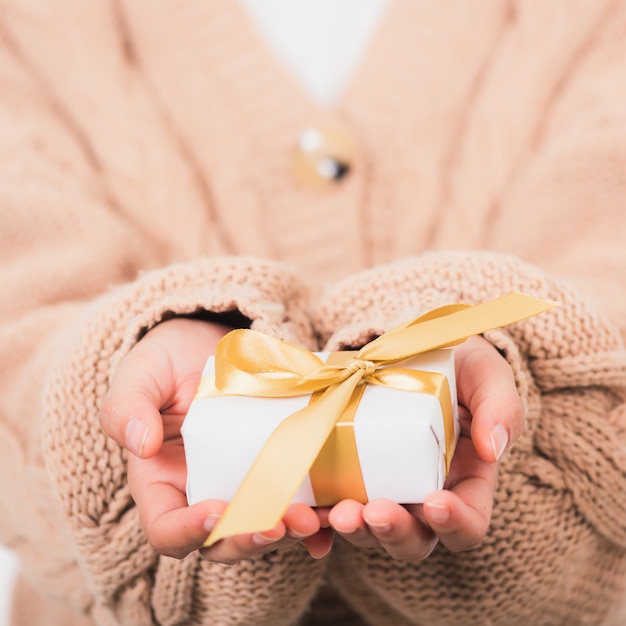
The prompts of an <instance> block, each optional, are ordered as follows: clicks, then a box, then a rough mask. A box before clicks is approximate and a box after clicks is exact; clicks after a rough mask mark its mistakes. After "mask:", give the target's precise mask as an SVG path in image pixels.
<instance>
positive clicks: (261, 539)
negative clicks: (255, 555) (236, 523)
mask: <svg viewBox="0 0 626 626" xmlns="http://www.w3.org/2000/svg"><path fill="white" fill-rule="evenodd" d="M279 539H280V537H267V536H266V535H264V534H263V533H254V535H252V543H255V544H256V545H257V546H267V545H269V544H270V543H274V542H276V541H278V540H279Z"/></svg>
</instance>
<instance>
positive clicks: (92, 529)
mask: <svg viewBox="0 0 626 626" xmlns="http://www.w3.org/2000/svg"><path fill="white" fill-rule="evenodd" d="M300 289H301V287H300V286H299V284H298V282H297V281H296V280H295V278H294V277H293V276H292V275H291V274H290V273H289V272H287V271H286V270H285V269H284V268H282V267H280V266H274V265H268V264H262V263H259V262H253V261H252V260H251V259H237V258H226V259H219V260H201V261H198V262H195V263H191V264H184V265H179V266H172V267H168V268H166V269H163V270H157V271H154V272H151V273H147V274H145V275H144V276H143V277H142V278H140V279H139V280H138V281H136V282H134V283H132V284H129V285H127V286H126V287H123V288H120V289H118V290H116V291H114V292H112V293H111V294H108V295H107V296H104V297H103V298H101V299H100V300H98V301H97V302H96V303H94V304H92V305H90V306H89V307H87V309H86V310H85V311H83V312H82V314H81V315H80V321H77V320H75V322H74V324H75V329H76V330H74V331H72V335H73V337H69V336H67V335H66V340H67V343H66V344H65V345H64V346H63V348H62V350H61V352H62V355H61V356H60V358H59V359H58V360H56V361H55V363H56V367H55V369H54V371H53V372H51V376H50V379H49V381H48V385H47V390H46V396H45V405H44V411H45V413H44V420H45V423H44V428H45V433H46V436H45V450H44V455H45V457H46V460H47V462H48V467H49V470H50V472H51V475H52V477H53V480H54V485H55V489H56V491H57V492H58V495H59V498H60V501H61V505H62V514H63V515H64V517H65V519H66V522H67V524H68V530H69V532H70V536H71V539H72V541H73V542H74V545H75V549H76V550H77V552H78V559H79V561H80V563H81V565H82V567H83V571H84V575H85V576H86V577H87V580H88V585H89V588H90V589H91V590H92V591H93V593H94V602H95V605H94V607H93V608H92V612H93V614H94V616H96V618H97V620H99V621H104V622H106V623H108V621H107V620H111V619H113V620H116V621H114V623H122V624H126V623H133V624H139V623H141V624H144V623H145V624H150V623H152V622H151V621H150V620H151V618H150V615H151V614H154V616H155V619H156V620H157V622H158V623H159V624H178V623H187V620H189V619H191V617H190V616H192V615H193V616H194V619H197V620H198V621H197V622H194V623H214V622H213V620H215V621H217V622H218V623H219V622H220V621H221V620H225V621H226V622H228V620H229V619H233V616H236V617H237V619H243V622H244V623H255V624H264V623H266V624H276V623H289V621H291V620H293V619H294V618H295V616H296V615H297V614H298V613H299V612H301V611H302V610H303V608H304V606H305V604H306V602H307V601H308V599H309V597H310V595H311V594H312V592H313V590H314V588H315V586H316V584H317V582H316V581H317V579H318V578H319V575H320V574H321V567H322V566H321V564H319V563H317V562H315V561H313V560H312V559H310V558H306V557H305V556H304V554H303V553H301V552H300V551H299V550H292V551H288V552H285V553H276V554H270V555H268V556H265V557H262V558H259V559H256V560H252V561H246V562H243V563H240V564H238V565H235V566H232V567H223V566H221V565H216V564H213V565H211V564H208V563H205V562H202V561H201V560H200V559H199V558H198V555H197V554H196V555H191V556H190V557H188V558H187V559H186V560H183V561H176V560H174V559H169V558H166V557H160V556H159V555H158V554H157V553H155V551H154V550H153V549H152V548H151V547H150V545H149V544H148V543H147V540H146V537H145V536H144V534H143V532H142V530H141V528H140V526H139V520H138V516H137V512H136V510H135V508H134V506H133V502H132V498H131V495H130V492H129V488H128V485H127V482H126V472H125V453H124V451H122V450H121V449H120V448H119V447H118V446H117V445H116V444H114V443H113V442H112V441H111V440H109V439H108V438H107V437H106V436H105V435H104V433H103V432H102V431H101V429H100V427H99V423H98V410H99V407H100V405H101V402H102V399H103V395H104V394H105V392H106V390H107V387H108V381H109V379H110V375H111V373H112V372H113V371H114V370H115V364H116V363H117V362H118V361H119V359H120V358H121V357H122V356H123V355H124V354H125V353H126V352H127V351H128V349H130V347H131V346H132V345H133V344H134V342H135V341H136V340H137V338H138V337H139V336H141V334H142V333H143V332H144V331H145V330H146V329H147V328H150V327H151V326H153V325H154V324H156V323H158V322H159V321H160V320H161V319H163V318H164V317H166V316H171V315H172V314H189V313H197V312H198V311H199V310H201V311H214V312H220V311H226V310H228V311H230V310H237V311H239V312H241V313H242V314H243V315H245V316H246V317H247V318H249V319H251V320H252V327H253V328H256V329H258V330H261V331H263V332H266V333H269V334H273V335H280V336H281V337H285V338H288V339H289V340H290V341H294V342H297V343H301V344H302V343H304V344H305V345H306V344H307V339H308V341H310V335H307V333H308V327H307V323H306V318H305V317H303V315H302V312H301V308H302V307H301V303H302V295H303V293H302V292H301V291H299V290H300ZM309 345H310V344H309Z"/></svg>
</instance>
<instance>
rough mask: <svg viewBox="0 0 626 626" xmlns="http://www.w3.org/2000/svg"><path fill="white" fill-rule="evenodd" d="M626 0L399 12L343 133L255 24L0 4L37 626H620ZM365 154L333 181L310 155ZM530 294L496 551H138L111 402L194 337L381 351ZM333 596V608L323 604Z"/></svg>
mask: <svg viewBox="0 0 626 626" xmlns="http://www.w3.org/2000/svg"><path fill="white" fill-rule="evenodd" d="M625 63H626V5H625V4H624V3H623V2H620V1H618V0H595V1H593V2H591V1H589V0H545V1H543V2H525V1H522V0H510V1H502V0H486V1H484V2H480V3H471V5H470V3H466V2H462V1H460V0H441V1H439V2H435V1H434V0H415V1H414V0H396V1H395V2H393V1H392V2H391V3H390V6H389V8H388V10H387V12H386V14H385V16H384V20H383V22H382V23H381V25H380V28H379V30H378V32H377V34H376V36H375V38H374V39H373V41H372V43H371V46H370V48H369V50H368V52H367V54H366V55H365V57H364V58H363V60H362V63H361V64H360V67H359V69H358V71H357V72H356V74H355V75H354V77H353V79H352V82H351V84H350V88H349V89H348V90H347V92H346V93H345V95H344V96H343V98H342V99H341V100H340V102H339V103H338V104H337V106H336V107H335V108H334V109H332V110H322V109H320V108H319V106H317V105H316V104H315V103H314V102H313V100H312V99H311V98H309V97H308V96H307V95H306V94H305V93H303V92H302V91H301V89H300V87H299V86H298V84H297V82H296V81H295V80H294V79H293V78H292V77H291V76H290V75H289V73H288V71H287V70H286V69H285V68H284V67H282V66H281V65H280V63H279V62H278V61H277V60H276V59H275V58H274V57H273V56H272V54H271V53H270V52H269V50H268V48H266V47H265V46H264V44H263V42H262V41H261V40H260V39H259V38H258V36H257V34H256V33H255V31H254V28H253V26H252V24H251V22H250V20H249V19H248V17H247V15H246V13H245V11H244V10H243V9H242V8H241V7H240V6H239V5H238V4H237V3H236V2H210V1H208V0H190V1H188V2H185V3H182V4H181V3H179V2H176V1H175V0H90V1H89V2H84V1H83V0H38V1H37V2H22V1H21V0H0V285H2V298H1V299H0V319H1V320H2V323H1V325H0V372H2V374H1V375H0V431H1V436H0V442H1V443H0V467H1V471H0V481H1V483H0V487H1V489H2V493H3V498H2V499H1V501H0V539H1V540H2V541H3V542H4V543H5V544H7V545H9V546H10V547H12V548H13V549H14V550H15V551H16V552H17V553H18V554H19V556H20V560H21V576H22V578H21V580H20V582H19V584H18V586H17V589H16V594H15V597H16V601H15V605H14V611H13V622H14V623H15V624H16V625H17V626H35V625H37V626H39V625H40V624H41V623H44V622H43V618H42V616H45V623H46V624H64V626H86V625H87V624H94V625H97V626H117V625H122V624H123V625H131V624H132V625H133V626H142V625H146V626H147V625H154V624H158V625H163V626H165V625H167V626H176V625H183V624H184V625H194V624H197V625H202V624H206V625H208V624H211V625H219V626H230V625H246V626H248V625H250V624H254V625H255V626H257V625H263V624H265V625H268V626H269V625H271V626H280V625H283V624H284V625H289V624H295V623H300V624H305V623H306V624H307V625H309V624H320V623H329V624H331V623H342V624H346V626H347V625H348V624H353V623H354V624H373V625H381V626H382V625H384V626H387V625H388V624H394V625H405V624H406V625H407V626H411V625H413V626H420V625H428V626H449V625H450V626H451V625H454V626H458V625H459V624H463V625H464V626H472V625H476V626H479V625H480V626H483V625H485V624H490V625H493V626H496V625H497V626H511V625H513V626H515V625H520V626H526V625H527V624H534V625H537V626H557V625H561V624H568V626H569V625H571V626H577V625H580V626H582V625H593V626H600V625H604V626H620V625H623V624H624V623H626V521H625V520H626V404H625V403H626V351H625V349H624V338H625V337H626V321H625V320H626V297H624V295H623V293H624V271H623V268H624V267H625V264H626V256H625V252H624V233H625V232H626V212H625V211H624V204H625V202H626V168H624V163H625V162H626V125H625V124H624V110H626V78H625V76H624V71H623V68H624V65H625ZM311 127H313V128H315V127H318V128H326V127H332V128H334V129H335V130H337V131H338V132H340V133H345V134H346V135H349V136H350V137H351V138H352V139H353V140H354V141H355V143H356V157H355V160H354V162H353V163H351V164H350V166H351V167H350V170H349V172H348V174H347V176H345V177H344V179H342V180H341V181H340V182H337V183H335V184H334V185H330V186H327V187H326V188H324V189H321V190H320V189H311V188H307V187H305V186H302V185H301V184H299V183H298V182H297V181H296V180H295V179H294V177H293V173H292V160H293V156H294V151H295V150H296V149H297V141H298V137H299V136H300V134H301V133H302V131H303V130H305V129H307V128H311ZM511 290H522V291H526V292H528V293H531V294H533V295H536V296H541V297H547V298H552V299H554V300H557V301H559V303H560V306H559V307H558V308H557V309H554V310H552V311H550V312H549V313H547V314H544V315H541V316H539V317H536V318H533V319H531V320H528V321H526V322H522V323H519V324H515V325H512V326H510V327H508V328H507V329H504V330H502V331H494V332H492V333H489V334H488V335H487V336H488V338H489V340H490V341H492V342H493V343H494V344H495V345H496V346H497V347H498V349H499V350H500V351H501V352H502V354H504V355H505V357H506V358H507V360H508V361H509V363H510V365H511V367H512V368H513V371H514V373H515V377H516V381H517V385H518V389H519V392H520V395H521V397H522V399H523V402H524V405H525V407H526V413H527V415H526V417H527V419H526V428H525V431H524V434H523V435H522V437H521V439H520V440H519V441H518V442H517V443H516V445H515V446H514V448H513V449H512V450H511V451H510V452H509V453H508V454H507V455H506V456H505V457H504V459H503V460H502V463H501V473H500V480H499V485H498V490H497V493H496V501H495V507H494V513H493V520H492V524H491V528H490V530H489V533H488V535H487V537H486V538H485V540H484V541H483V543H482V544H481V545H480V546H479V547H477V548H476V549H474V550H471V551H468V552H465V553H461V554H454V553H451V552H449V551H447V550H446V549H444V548H441V547H439V548H437V550H436V551H435V553H434V554H433V555H432V556H431V557H430V558H428V559H427V560H426V561H425V562H422V563H419V564H410V563H404V562H397V561H394V560H392V559H389V558H387V557H386V556H385V555H384V554H383V553H382V552H379V551H376V550H357V549H355V548H352V547H350V546H349V545H348V544H346V543H343V542H337V544H336V546H335V548H334V549H333V551H332V553H331V555H330V556H329V557H327V558H325V559H323V560H320V561H315V560H313V559H311V558H309V557H308V556H307V554H306V552H305V551H304V550H303V549H301V548H294V549H291V550H286V551H281V552H277V553H270V554H267V555H266V556H264V557H261V558H256V559H253V560H250V561H245V562H242V563H240V564H238V565H234V566H223V565H217V564H209V563H207V562H205V561H202V560H201V559H200V558H199V557H198V556H197V555H196V554H192V555H190V556H189V557H188V558H186V559H184V560H181V561H177V560H173V559H169V558H165V557H161V556H159V555H158V554H157V553H156V552H155V551H154V550H153V548H152V547H151V546H150V545H149V543H148V542H147V540H146V538H145V536H144V534H143V532H142V530H141V528H140V525H139V521H138V515H137V511H136V509H135V507H134V504H133V502H132V498H131V496H130V492H129V489H128V486H127V484H126V457H125V453H124V452H123V451H122V450H120V448H119V447H118V446H117V444H114V443H113V442H112V441H111V440H109V439H107V438H106V437H105V436H104V434H103V433H102V431H101V429H100V426H99V422H98V410H99V408H100V406H101V403H102V400H103V397H104V395H105V393H106V391H107V389H108V385H109V382H110V380H111V377H112V375H113V374H114V372H115V371H116V367H117V364H118V363H119V362H120V359H122V358H123V356H124V355H125V354H127V353H128V351H129V350H131V349H132V347H133V345H134V344H135V343H136V342H137V341H138V340H140V338H141V337H142V336H143V334H144V333H145V332H146V331H148V330H149V329H150V328H151V327H153V326H154V325H155V324H158V323H159V322H160V321H162V320H164V319H168V318H170V317H172V316H175V315H203V316H205V315H208V314H217V315H219V314H222V313H226V312H232V311H236V312H239V313H240V314H242V315H243V316H244V318H247V319H248V320H250V323H251V325H252V327H253V328H255V329H258V330H260V331H262V332H266V333H270V334H272V335H275V336H278V337H282V338H284V339H287V340H289V341H291V342H294V343H296V344H299V345H303V346H306V347H308V348H312V349H315V348H322V347H325V348H328V349H332V350H335V349H341V348H345V347H348V346H357V345H362V344H363V343H364V342H366V341H367V340H369V339H371V338H372V337H374V336H376V335H379V334H380V333H381V332H384V331H385V330H387V329H389V328H390V327H392V326H393V325H395V324H398V323H400V322H403V321H406V320H407V319H409V318H411V317H414V316H415V315H417V314H420V313H423V312H425V311H426V310H428V309H431V308H432V307H435V306H438V305H441V304H445V303H450V302H469V303H476V302H480V301H482V300H485V299H488V298H491V297H495V296H499V295H502V294H504V293H507V292H509V291H511ZM316 594H318V595H319V597H321V598H323V600H324V602H326V603H327V604H326V606H325V607H323V610H321V609H320V607H319V605H316V601H315V599H314V598H315V596H316Z"/></svg>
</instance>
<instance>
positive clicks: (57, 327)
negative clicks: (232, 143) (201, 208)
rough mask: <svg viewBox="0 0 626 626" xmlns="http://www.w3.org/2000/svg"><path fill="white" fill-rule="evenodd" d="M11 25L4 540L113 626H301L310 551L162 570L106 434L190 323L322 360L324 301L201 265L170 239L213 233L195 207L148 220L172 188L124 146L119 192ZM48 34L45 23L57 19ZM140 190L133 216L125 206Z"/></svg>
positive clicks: (3, 316) (245, 261)
mask: <svg viewBox="0 0 626 626" xmlns="http://www.w3.org/2000/svg"><path fill="white" fill-rule="evenodd" d="M79 5H80V6H81V7H82V6H86V5H83V4H82V3H75V4H74V5H73V6H75V7H78V6H79ZM106 5H108V3H98V4H96V3H95V2H94V3H93V4H90V5H89V6H90V7H92V8H94V10H95V9H96V8H102V7H103V6H106ZM20 6H21V5H20ZM18 8H19V7H18ZM30 8H32V9H33V11H35V7H34V5H33V7H30ZM7 15H8V13H7ZM4 18H5V13H4V11H2V17H0V286H1V290H2V296H1V297H0V372H1V373H2V374H1V376H0V432H1V434H2V436H1V437H0V481H1V482H0V484H1V485H2V490H3V497H2V499H1V501H0V539H1V540H2V541H3V542H4V543H5V544H8V545H9V546H10V547H11V548H13V549H14V550H15V551H16V552H17V553H18V555H19V557H20V561H21V571H22V573H23V575H24V576H25V577H26V578H27V580H28V582H29V584H30V586H31V587H34V588H37V589H38V591H39V592H40V593H42V594H44V595H47V596H50V597H54V598H57V599H59V600H61V601H62V602H64V603H65V604H66V605H68V606H69V607H71V609H72V610H74V611H75V612H77V613H80V614H84V615H87V616H90V617H91V618H92V619H93V620H94V621H95V622H96V623H99V624H108V625H111V624H136V625H147V624H153V623H155V622H158V623H159V624H181V623H192V622H193V623H227V622H228V620H234V621H237V620H238V621H239V623H249V624H264V623H265V624H280V623H289V622H290V621H292V619H293V617H294V615H296V614H298V613H299V612H301V610H302V607H303V605H304V604H305V603H306V602H307V601H308V598H309V597H310V595H311V594H312V593H313V590H314V588H315V586H316V585H317V584H318V580H319V576H320V575H321V568H322V567H323V564H322V563H321V562H317V561H314V560H312V559H310V558H308V557H305V553H304V551H302V552H301V551H300V550H299V549H297V548H296V549H293V550H290V551H285V552H280V553H272V554H268V555H265V556H263V557H262V558H259V559H255V560H252V561H247V562H245V563H241V564H239V565H236V566H233V567H225V566H224V567H223V566H220V565H210V564H208V563H206V562H203V561H201V560H200V558H199V557H198V555H197V554H196V555H192V556H190V557H189V558H187V559H185V560H183V561H176V560H173V559H168V558H165V557H160V556H159V555H158V554H156V553H155V551H154V550H153V549H152V548H151V547H150V545H149V544H148V542H147V539H146V537H145V535H144V534H143V532H142V530H141V528H140V525H139V520H138V515H137V512H136V509H135V507H134V504H133V501H132V498H131V495H130V492H129V489H128V486H127V483H126V469H125V468H126V462H125V455H124V453H123V451H122V450H121V449H120V448H119V447H118V446H117V445H116V444H114V443H113V442H112V441H111V440H110V439H108V438H107V437H106V436H105V435H104V433H103V432H102V431H101V429H100V426H99V421H98V410H99V407H100V403H101V401H102V398H103V396H104V394H105V393H106V391H107V388H108V384H109V380H110V378H111V375H112V373H113V372H114V370H115V367H116V364H117V363H118V362H119V360H120V359H121V358H122V357H123V355H124V354H125V353H126V352H127V351H128V350H129V349H130V348H131V347H132V346H133V344H134V343H135V342H136V341H137V340H138V338H139V337H140V336H141V335H142V334H143V333H144V332H145V331H146V330H148V329H149V328H150V327H152V326H153V325H154V324H157V323H159V322H160V321H161V320H163V319H166V318H169V317H171V316H174V315H200V316H203V315H206V314H207V312H211V313H214V314H221V313H226V312H228V311H231V312H232V311H236V312H237V313H238V315H240V316H243V317H244V318H246V320H249V322H250V324H251V326H252V327H253V328H256V329H258V330H261V331H263V332H266V333H270V334H275V335H280V336H281V337H284V338H285V339H288V340H290V341H293V342H294V343H298V344H301V345H305V346H307V347H313V345H312V344H313V337H312V331H311V328H310V323H309V320H308V317H307V315H306V313H305V306H304V302H305V300H306V292H305V290H304V288H303V286H302V284H301V283H300V281H299V280H298V279H297V277H296V276H295V275H294V273H293V272H292V271H290V270H289V269H288V268H287V267H285V266H283V265H279V264H271V263H265V262H261V261H258V260H255V259H252V258H242V257H236V256H231V257H226V256H213V257H205V258H198V259H197V260H194V261H185V260H184V259H189V258H193V257H196V256H198V257H199V255H197V254H196V251H195V249H194V250H191V251H188V250H186V249H185V246H184V243H183V245H181V246H179V249H177V250H173V248H172V245H173V244H172V242H171V240H169V242H167V241H165V240H162V239H160V236H161V235H160V234H159V233H158V229H154V228H152V227H153V226H154V224H155V223H158V221H159V220H161V219H164V216H165V215H169V218H168V219H169V224H170V229H171V228H172V227H173V225H174V223H175V222H178V221H180V222H181V225H180V229H179V228H177V230H176V233H177V236H180V235H181V233H185V232H191V231H193V230H194V229H195V230H198V229H197V217H198V214H197V213H196V212H194V210H192V209H188V208H187V204H186V200H187V198H183V199H181V200H183V201H184V202H183V205H182V206H184V207H186V208H185V209H183V208H180V207H179V209H178V213H177V214H176V215H175V214H174V212H173V211H172V209H171V207H170V210H169V213H165V211H164V212H162V213H159V212H158V211H156V210H155V211H154V212H150V210H146V209H145V208H144V204H146V205H148V206H152V207H154V206H156V205H155V204H153V203H152V200H154V198H155V197H157V196H158V195H159V191H158V189H157V187H158V185H155V186H153V188H147V187H146V188H144V187H142V186H136V185H134V183H133V178H132V177H129V176H128V175H127V174H128V173H127V172H126V176H123V174H124V159H123V157H128V156H129V154H128V152H125V150H124V147H123V146H120V145H118V146H109V148H110V152H111V154H113V153H115V154H119V159H118V161H117V162H116V166H117V167H118V171H117V172H116V175H115V176H113V177H111V178H107V176H106V174H105V172H104V171H103V168H104V167H105V165H104V164H103V162H102V161H101V160H100V156H99V155H98V154H96V152H95V151H94V150H92V146H91V145H90V142H89V140H88V138H87V137H85V136H84V135H83V134H81V130H80V128H79V127H77V126H75V125H74V124H73V120H72V119H71V118H69V117H68V116H67V111H66V110H65V109H64V108H63V107H62V106H60V105H59V102H58V101H56V100H55V97H54V91H53V90H51V89H49V85H47V84H46V79H45V77H43V76H41V75H38V73H37V71H36V70H34V69H33V67H32V65H31V62H32V58H31V57H30V51H29V50H28V49H23V48H22V47H21V43H20V41H18V40H17V39H16V38H14V37H13V34H12V32H11V29H10V28H8V26H7V22H6V21H5V19H4ZM37 18H38V19H41V20H43V21H45V15H44V14H43V9H42V14H38V15H37ZM31 22H32V20H25V22H24V23H25V24H30V23H31ZM51 22H54V20H51ZM96 30H97V29H96ZM98 32H99V31H98ZM103 32H106V29H103ZM65 36H67V33H66V35H65ZM39 52H42V50H39ZM43 53H45V50H44V51H43ZM49 54H50V55H52V54H54V50H50V51H49ZM130 93H136V91H134V90H132V89H131V90H130ZM74 95H75V100H76V101H77V102H78V101H80V94H79V93H75V94H74ZM82 104H83V105H85V101H84V100H83V101H82ZM133 104H136V102H135V103H133ZM137 111H139V113H141V114H142V115H143V116H144V117H145V116H147V115H148V114H149V113H150V111H148V110H142V109H141V107H136V106H135V107H134V112H135V113H137ZM130 113H131V112H130V110H129V111H128V114H129V115H130ZM83 114H85V111H83ZM94 126H98V124H94ZM132 126H133V125H132V124H129V127H132ZM98 128H99V126H98ZM144 130H145V129H144ZM134 132H136V133H139V132H140V131H139V129H138V128H135V130H134ZM101 135H102V136H101V137H100V140H101V142H105V141H106V139H107V137H106V133H105V132H104V130H102V131H101ZM156 136H157V138H158V133H156ZM153 152H154V151H150V150H147V151H146V153H147V154H150V153H153ZM131 156H132V155H131ZM131 161H132V159H131ZM155 164H156V165H158V166H159V167H163V168H165V170H167V168H168V167H169V166H170V165H171V166H172V168H175V167H176V164H175V162H174V161H169V162H168V163H160V162H158V159H155V160H154V161H153V162H151V163H148V161H146V163H145V167H152V166H155ZM177 171H178V170H175V172H177ZM153 174H154V172H153ZM112 180H114V181H117V182H115V184H114V185H111V184H110V183H111V181H112ZM154 180H160V178H159V177H155V179H154ZM124 185H125V186H126V188H127V190H128V189H131V188H132V189H134V190H135V192H136V193H135V196H134V200H133V201H129V200H130V199H131V198H132V197H133V194H130V193H128V194H125V195H124V194H121V193H120V188H121V187H123V186H124ZM181 187H183V185H182V183H181ZM152 192H154V194H153V197H151V198H149V197H147V196H146V194H148V193H152ZM122 195H124V197H125V198H126V201H125V203H120V202H118V199H119V198H120V197H122ZM162 200H165V201H166V202H165V205H167V198H162ZM189 200H190V204H192V203H191V200H192V198H189ZM126 204H128V205H130V206H133V207H134V210H126ZM196 205H197V203H196ZM205 221H206V217H205ZM207 237H208V239H209V242H210V234H209V235H208V236H207ZM189 245H195V244H192V243H190V244H189ZM210 249H211V246H210V243H209V244H207V250H210ZM174 257H178V258H179V259H180V261H179V262H174V260H173V259H174ZM233 616H234V617H233Z"/></svg>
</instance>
